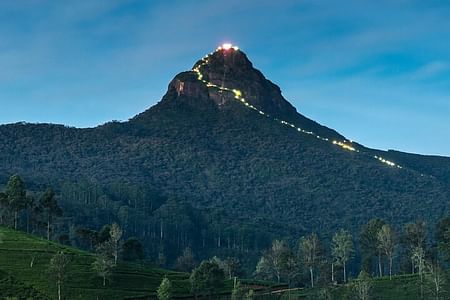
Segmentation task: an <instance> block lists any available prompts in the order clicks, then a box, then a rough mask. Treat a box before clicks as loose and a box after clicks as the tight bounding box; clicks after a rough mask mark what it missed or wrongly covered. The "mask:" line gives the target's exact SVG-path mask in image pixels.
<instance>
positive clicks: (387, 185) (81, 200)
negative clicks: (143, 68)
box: [0, 66, 450, 272]
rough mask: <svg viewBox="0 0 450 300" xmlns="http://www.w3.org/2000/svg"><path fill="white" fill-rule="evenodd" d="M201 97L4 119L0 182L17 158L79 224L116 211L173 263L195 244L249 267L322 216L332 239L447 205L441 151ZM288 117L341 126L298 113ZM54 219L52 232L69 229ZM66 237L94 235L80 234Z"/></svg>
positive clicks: (428, 216)
mask: <svg viewBox="0 0 450 300" xmlns="http://www.w3.org/2000/svg"><path fill="white" fill-rule="evenodd" d="M222 67H223V66H222ZM242 75H245V74H242ZM180 76H182V78H184V79H186V80H188V79H190V80H192V79H193V74H192V73H189V72H188V73H184V74H182V75H180ZM244 77H245V76H244ZM194 79H195V78H194ZM247 79H249V78H247ZM239 84H241V83H239ZM266 84H267V86H266ZM263 86H264V87H267V88H268V89H269V90H271V88H270V87H273V86H272V85H271V84H270V83H267V82H265V83H264V85H263ZM263 90H264V91H265V92H264V93H262V94H261V95H265V97H269V98H270V99H272V97H271V96H269V95H271V94H270V93H269V94H267V93H268V92H267V91H266V90H265V88H264V89H263ZM207 100H208V99H207ZM207 100H205V99H193V98H189V99H188V98H187V97H184V98H179V97H177V95H176V93H175V92H174V91H169V93H168V94H167V95H166V96H165V98H164V100H163V101H161V102H160V103H159V104H158V105H157V106H155V107H153V108H151V109H149V110H148V111H146V112H144V113H142V114H140V115H139V116H136V117H135V118H133V119H131V120H130V121H128V122H111V123H108V124H105V125H103V126H99V127H97V128H90V129H75V128H68V127H64V126H58V125H50V124H19V123H18V124H11V125H6V126H0V140H1V141H2V143H1V144H0V180H1V184H4V183H6V181H7V178H8V177H9V176H10V175H11V172H12V171H13V170H14V172H18V173H20V174H22V175H23V176H26V179H27V183H28V184H27V185H28V186H29V187H30V190H31V192H40V190H39V187H40V186H42V185H43V184H48V182H51V183H52V185H53V187H54V189H55V192H56V194H57V198H58V199H59V200H60V201H59V202H60V206H61V207H62V208H63V209H64V215H65V217H67V218H70V219H71V220H72V222H73V225H74V226H76V227H84V228H86V229H90V230H98V229H99V228H100V227H101V226H103V224H106V223H111V222H112V221H115V222H117V223H118V224H120V226H121V227H122V228H123V230H124V232H125V233H126V234H125V235H126V236H124V239H126V238H128V237H130V236H135V237H137V238H139V240H141V241H142V243H143V246H144V248H145V252H146V254H147V257H151V258H152V259H156V257H157V256H158V254H159V253H160V250H161V247H160V245H161V244H163V247H162V248H163V249H164V250H163V255H164V257H166V260H167V264H168V265H173V264H174V262H175V260H176V258H177V257H179V256H180V255H181V254H182V252H183V250H184V249H185V248H186V247H188V246H190V247H191V248H192V251H193V252H194V253H195V255H196V257H197V258H198V259H199V260H200V259H204V258H206V257H212V256H214V255H218V256H220V257H227V256H232V257H237V258H239V260H240V261H241V263H242V266H243V268H244V269H245V270H247V272H248V270H250V269H253V267H254V265H255V263H256V259H255V258H256V257H258V256H259V254H260V252H261V250H262V249H265V248H267V247H268V246H270V245H269V244H270V241H271V240H273V239H276V238H282V237H287V236H289V239H290V240H289V241H288V242H290V243H293V242H294V241H296V240H297V239H298V238H299V237H300V236H302V235H304V234H307V233H309V232H312V231H313V230H317V228H320V230H321V232H320V234H321V236H322V237H324V238H326V239H327V240H329V239H331V236H332V234H333V232H335V231H336V229H337V228H340V227H344V228H355V224H364V223H366V222H367V221H368V220H369V219H370V218H374V217H379V218H382V219H384V220H385V221H386V222H388V223H390V224H392V225H393V226H402V225H403V224H404V223H406V222H409V221H411V220H414V219H416V217H421V218H423V219H424V221H426V222H427V223H429V224H431V223H434V222H435V221H436V220H437V219H438V218H439V217H440V216H441V215H442V212H443V211H446V209H447V205H446V203H448V202H449V196H448V192H447V191H448V188H449V184H450V172H449V171H447V169H448V166H449V159H447V158H434V157H424V156H415V155H407V154H402V153H394V152H382V151H375V150H371V149H364V151H367V153H370V155H359V154H357V153H350V152H345V151H343V150H342V149H340V148H339V147H337V146H335V145H331V144H330V143H327V142H323V141H320V140H318V139H316V138H315V137H313V136H309V135H304V134H299V133H298V132H297V131H295V130H294V129H292V128H286V127H285V126H281V125H280V124H278V123H276V122H272V121H270V120H269V119H268V118H266V117H264V116H259V115H257V114H255V113H254V112H253V111H249V110H247V109H246V108H243V107H242V106H241V105H240V104H237V103H236V105H234V103H229V104H227V105H224V106H222V107H221V108H220V109H217V106H215V105H214V104H213V103H209V102H211V101H209V102H208V101H207ZM283 103H285V105H288V104H287V102H283ZM291 110H292V109H291ZM283 117H286V119H288V120H289V121H290V122H292V123H294V124H296V126H299V127H302V128H305V129H307V130H311V131H314V132H316V133H320V134H321V135H323V136H329V137H330V138H336V139H338V138H341V137H340V136H339V135H338V134H337V133H335V132H334V131H333V130H330V129H328V128H325V127H323V126H320V125H319V124H317V123H315V122H313V121H311V120H309V119H307V118H305V117H303V116H301V115H299V114H296V113H291V114H289V115H286V116H283ZM49 148H50V149H51V150H52V151H48V149H49ZM361 149H363V148H361ZM372 154H373V155H378V156H382V157H386V158H388V159H391V160H393V161H395V162H398V163H400V164H401V165H403V166H404V168H403V169H401V170H400V169H397V168H391V167H388V166H386V165H383V164H381V163H380V162H379V161H376V160H375V159H373V155H372ZM125 162H126V163H125ZM422 174H423V176H422ZM429 175H433V176H429ZM0 198H1V197H0ZM392 212H395V213H392ZM342 216H344V217H342ZM349 216H351V217H349ZM56 227H57V226H56V224H55V228H54V236H57V234H61V233H67V228H56ZM64 230H65V231H66V232H64ZM161 236H162V237H161ZM71 242H72V244H74V245H77V246H82V247H85V248H90V247H91V245H90V242H89V241H85V240H81V239H79V238H78V237H76V238H73V239H72V241H71ZM91 249H92V248H91ZM372 258H373V257H372Z"/></svg>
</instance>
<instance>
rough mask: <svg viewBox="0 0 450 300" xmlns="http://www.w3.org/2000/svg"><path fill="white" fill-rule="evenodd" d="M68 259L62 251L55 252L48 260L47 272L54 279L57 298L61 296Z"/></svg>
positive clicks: (59, 298) (59, 299)
mask: <svg viewBox="0 0 450 300" xmlns="http://www.w3.org/2000/svg"><path fill="white" fill-rule="evenodd" d="M69 263H70V259H69V257H68V256H67V255H66V254H64V252H62V251H61V252H58V253H56V254H55V255H54V256H53V257H52V259H51V260H50V266H49V273H50V274H51V276H53V277H55V279H56V286H57V289H58V300H61V298H62V286H63V284H64V281H65V279H66V277H67V271H68V267H69Z"/></svg>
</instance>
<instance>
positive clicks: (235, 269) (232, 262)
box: [223, 257, 241, 279]
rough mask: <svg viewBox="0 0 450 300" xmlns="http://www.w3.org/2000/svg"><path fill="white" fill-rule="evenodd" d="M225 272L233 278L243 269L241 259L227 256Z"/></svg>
mask: <svg viewBox="0 0 450 300" xmlns="http://www.w3.org/2000/svg"><path fill="white" fill-rule="evenodd" d="M223 264H224V272H225V274H226V275H228V278H229V279H231V278H233V277H234V276H236V275H237V274H239V272H240V269H241V263H240V262H239V259H237V258H235V257H227V258H226V259H225V260H224V261H223Z"/></svg>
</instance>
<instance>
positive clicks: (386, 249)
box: [377, 224, 397, 279]
mask: <svg viewBox="0 0 450 300" xmlns="http://www.w3.org/2000/svg"><path fill="white" fill-rule="evenodd" d="M377 237H378V247H379V248H380V250H381V251H383V253H384V254H385V255H386V257H387V259H388V262H389V278H390V279H392V262H393V260H394V252H395V248H396V246H397V245H396V238H395V232H394V230H393V229H392V227H391V226H390V225H388V224H386V225H383V226H382V227H381V229H380V231H379V232H378V234H377Z"/></svg>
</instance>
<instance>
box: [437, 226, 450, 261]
mask: <svg viewBox="0 0 450 300" xmlns="http://www.w3.org/2000/svg"><path fill="white" fill-rule="evenodd" d="M435 237H436V242H437V244H438V249H439V252H440V253H442V255H443V258H444V260H446V261H447V262H449V261H450V218H448V217H446V218H442V219H441V220H439V222H438V223H437V224H436V233H435Z"/></svg>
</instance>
